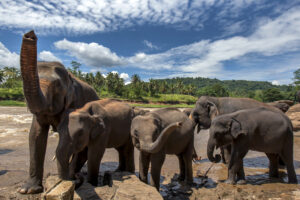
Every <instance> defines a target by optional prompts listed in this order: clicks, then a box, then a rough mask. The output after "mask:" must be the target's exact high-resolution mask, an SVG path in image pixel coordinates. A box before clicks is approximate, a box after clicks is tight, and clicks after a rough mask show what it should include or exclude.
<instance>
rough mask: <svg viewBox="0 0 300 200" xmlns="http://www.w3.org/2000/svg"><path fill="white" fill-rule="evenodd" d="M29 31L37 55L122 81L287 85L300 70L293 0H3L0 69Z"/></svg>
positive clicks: (13, 61) (299, 22)
mask: <svg viewBox="0 0 300 200" xmlns="http://www.w3.org/2000/svg"><path fill="white" fill-rule="evenodd" d="M31 29H34V30H35V32H36V34H37V36H38V38H39V39H38V57H39V60H44V61H60V62H62V63H63V64H64V65H65V66H70V62H71V61H72V60H76V61H78V62H80V63H82V70H83V71H84V72H96V71H101V72H102V73H103V74H106V73H108V72H111V71H117V72H118V73H119V74H120V75H121V77H123V78H124V79H125V81H126V82H128V81H129V80H130V76H132V75H133V74H135V73H137V74H139V75H140V76H141V78H142V79H143V80H146V81H147V80H148V79H149V78H171V77H178V76H179V77H199V76H200V77H209V78H218V79H221V80H231V79H236V80H241V79H243V80H260V81H270V82H272V83H273V84H289V83H291V82H292V77H293V71H295V70H296V69H298V68H300V1H299V0H280V1H275V0H274V1H273V0H272V1H270V0H269V1H266V0H127V1H126V0H115V1H114V0H102V1H97V0H52V1H48V0H40V1H38V0H32V1H26V0H14V1H11V0H1V1H0V67H3V66H17V67H19V53H20V45H21V39H22V34H24V33H25V32H27V31H29V30H31Z"/></svg>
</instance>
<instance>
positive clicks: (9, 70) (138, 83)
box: [0, 61, 300, 104]
mask: <svg viewBox="0 0 300 200" xmlns="http://www.w3.org/2000/svg"><path fill="white" fill-rule="evenodd" d="M80 66H81V64H80V63H78V62H76V61H72V62H71V66H70V67H67V69H68V71H70V72H71V73H72V74H74V75H75V76H76V77H77V78H79V79H81V80H83V81H86V82H87V83H88V84H90V85H92V86H93V87H94V88H95V90H96V91H97V93H98V95H99V96H100V97H102V98H104V97H110V98H111V97H112V98H120V99H127V100H137V101H145V102H149V101H151V102H165V103H182V102H183V103H189V104H192V103H194V102H195V100H196V99H197V97H199V96H202V95H208V96H216V97H227V96H230V97H249V98H254V99H256V100H259V101H263V102H271V101H276V100H281V99H289V100H294V96H295V93H296V91H297V90H298V89H299V85H300V69H298V70H296V71H295V72H294V79H293V81H294V82H293V84H290V85H278V86H277V85H272V84H271V83H270V82H267V81H247V80H224V81H222V80H218V79H210V78H202V77H197V78H179V77H177V78H172V79H156V80H154V79H150V80H149V81H148V82H145V81H142V80H141V78H140V77H139V76H138V75H137V74H134V75H132V77H131V82H130V84H127V85H125V83H124V80H123V79H122V78H120V76H119V74H117V73H112V72H110V73H108V74H106V75H103V74H101V73H100V72H96V73H83V72H82V71H81V70H80ZM0 100H21V101H23V100H24V96H23V89H22V78H21V75H20V70H19V69H18V68H14V67H4V68H2V69H0Z"/></svg>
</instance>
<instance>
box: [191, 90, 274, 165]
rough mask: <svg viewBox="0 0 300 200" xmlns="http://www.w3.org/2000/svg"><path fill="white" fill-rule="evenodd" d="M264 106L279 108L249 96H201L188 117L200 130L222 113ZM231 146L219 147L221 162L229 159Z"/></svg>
mask: <svg viewBox="0 0 300 200" xmlns="http://www.w3.org/2000/svg"><path fill="white" fill-rule="evenodd" d="M258 107H265V108H268V109H271V110H275V111H278V110H279V109H278V108H276V107H274V106H271V105H268V104H265V103H262V102H259V101H256V100H254V99H249V98H232V97H221V98H217V97H208V96H202V97H200V98H199V99H198V100H197V102H196V105H195V107H194V109H193V110H192V112H191V115H190V119H192V120H193V121H194V122H195V123H196V124H197V125H196V129H197V132H199V131H200V129H201V128H203V129H208V128H210V125H211V121H212V120H213V119H214V118H215V117H217V116H219V115H223V114H228V113H233V112H235V111H238V110H242V109H249V108H258ZM230 152H231V147H230V145H227V146H223V147H222V148H221V155H222V161H223V163H226V164H228V162H229V159H230Z"/></svg>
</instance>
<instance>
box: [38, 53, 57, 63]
mask: <svg viewBox="0 0 300 200" xmlns="http://www.w3.org/2000/svg"><path fill="white" fill-rule="evenodd" d="M39 59H40V60H41V61H49V62H52V61H57V62H62V61H61V60H60V59H59V58H57V57H56V56H55V55H53V54H52V53H51V52H50V51H42V52H40V53H39Z"/></svg>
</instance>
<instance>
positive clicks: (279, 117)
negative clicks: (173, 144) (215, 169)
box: [207, 107, 297, 184]
mask: <svg viewBox="0 0 300 200" xmlns="http://www.w3.org/2000/svg"><path fill="white" fill-rule="evenodd" d="M293 137H294V136H293V126H292V123H291V121H290V119H289V118H288V117H287V116H286V115H285V114H284V113H282V112H279V111H272V110H269V109H267V108H264V107H260V108H252V109H245V110H240V111H237V112H234V113H229V114H224V115H220V116H218V117H216V118H215V119H214V120H213V121H212V124H211V128H210V135H209V140H208V144H207V157H208V159H209V160H210V161H211V162H219V161H220V159H221V157H220V155H216V156H215V157H214V156H213V154H214V149H215V147H216V148H218V147H220V146H223V145H227V144H231V145H232V152H231V157H230V162H229V166H228V179H227V180H226V183H230V184H235V183H238V184H244V183H246V180H245V173H244V169H243V158H244V156H245V155H246V154H247V152H248V151H249V150H255V151H260V152H265V153H266V155H267V157H268V158H269V161H270V165H269V175H270V177H278V155H280V157H281V158H282V159H283V161H284V162H285V164H286V167H287V172H288V182H289V183H297V177H296V173H295V169H294V164H293Z"/></svg>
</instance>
